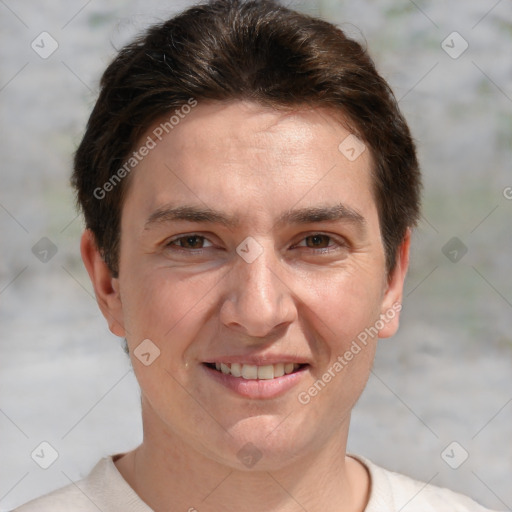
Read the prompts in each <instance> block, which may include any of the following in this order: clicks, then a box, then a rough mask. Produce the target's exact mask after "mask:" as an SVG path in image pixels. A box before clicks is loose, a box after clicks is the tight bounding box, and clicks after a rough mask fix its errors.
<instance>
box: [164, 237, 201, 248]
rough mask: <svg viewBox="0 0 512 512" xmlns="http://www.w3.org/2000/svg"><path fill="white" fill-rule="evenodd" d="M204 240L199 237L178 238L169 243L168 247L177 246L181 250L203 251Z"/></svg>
mask: <svg viewBox="0 0 512 512" xmlns="http://www.w3.org/2000/svg"><path fill="white" fill-rule="evenodd" d="M205 241H206V238H205V237H204V236H199V235H186V236H180V237H179V238H176V239H174V240H172V241H171V242H169V245H175V246H176V245H177V246H178V247H182V248H183V249H203V248H204V244H205Z"/></svg>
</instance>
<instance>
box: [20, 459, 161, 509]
mask: <svg viewBox="0 0 512 512" xmlns="http://www.w3.org/2000/svg"><path fill="white" fill-rule="evenodd" d="M98 510H101V511H102V512H118V511H120V512H121V511H122V512H151V509H150V508H149V507H147V505H146V504H145V503H144V502H142V501H141V500H140V498H139V497H138V496H137V494H135V491H134V490H133V489H132V488H131V487H130V486H129V485H128V483H127V482H126V481H125V480H124V479H123V477H122V476H121V474H120V473H119V472H118V471H117V468H116V467H115V464H114V462H113V460H112V457H107V458H104V459H101V460H100V461H99V462H98V463H97V464H96V466H95V467H94V468H93V470H92V471H91V472H90V473H89V475H88V476H87V477H86V478H84V479H83V480H79V481H78V482H75V483H72V484H70V485H67V486H66V487H63V488H62V489H57V490H56V491H53V492H51V493H49V494H46V495H45V496H41V497H40V498H37V499H35V500H32V501H30V502H28V503H26V504H25V505H22V506H21V507H19V508H17V509H15V510H14V511H13V512H98Z"/></svg>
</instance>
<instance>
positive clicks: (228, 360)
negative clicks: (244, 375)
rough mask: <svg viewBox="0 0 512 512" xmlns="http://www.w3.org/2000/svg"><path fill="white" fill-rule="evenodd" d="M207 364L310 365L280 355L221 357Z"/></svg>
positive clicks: (301, 360)
mask: <svg viewBox="0 0 512 512" xmlns="http://www.w3.org/2000/svg"><path fill="white" fill-rule="evenodd" d="M204 362H205V363H210V364H211V363H213V364H215V363H224V364H233V363H238V364H250V365H254V366H265V365H270V364H279V363H285V364H286V363H295V364H309V363H308V361H307V359H306V358H303V357H297V356H289V355H285V354H283V355H280V354H268V355H257V356H256V355H245V356H219V357H212V358H211V359H208V360H206V361H204Z"/></svg>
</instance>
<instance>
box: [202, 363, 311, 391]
mask: <svg viewBox="0 0 512 512" xmlns="http://www.w3.org/2000/svg"><path fill="white" fill-rule="evenodd" d="M201 366H202V367H203V369H204V370H205V371H206V372H207V374H208V375H209V376H210V377H211V378H213V379H214V380H216V381H217V382H219V383H220V384H222V385H223V386H225V387H227V388H229V389H230V390H231V391H234V392H235V393H237V394H238V395H241V396H243V397H246V398H252V399H259V400H264V399H268V398H275V397H278V396H280V395H283V394H284V393H286V392H287V391H289V390H290V389H291V388H293V387H294V386H295V385H297V384H298V382H299V381H300V380H301V379H302V378H303V377H304V372H305V370H307V368H308V367H307V366H304V367H302V368H300V369H299V370H297V371H296V372H294V373H289V374H288V375H283V376H282V377H276V378H274V379H268V380H265V379H243V378H242V377H233V375H226V374H224V373H222V372H219V371H217V370H214V369H213V368H210V367H209V366H206V365H205V364H203V365H201Z"/></svg>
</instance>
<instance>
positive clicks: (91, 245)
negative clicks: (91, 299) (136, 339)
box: [80, 229, 125, 337]
mask: <svg viewBox="0 0 512 512" xmlns="http://www.w3.org/2000/svg"><path fill="white" fill-rule="evenodd" d="M80 252H81V254H82V260H83V262H84V265H85V268H86V269H87V272H88V273H89V277H90V279H91V282H92V285H93V287H94V293H95V295H96V301H97V302H98V306H99V307H100V309H101V312H102V313H103V316H104V317H105V318H106V320H107V322H108V327H109V329H110V330H111V332H112V333H113V334H115V335H116V336H120V337H124V336H125V329H124V324H123V305H122V303H121V297H120V294H119V280H118V279H117V278H115V277H112V272H111V271H110V269H109V268H108V266H107V264H106V263H105V261H104V260H103V257H102V256H101V253H100V251H99V249H98V247H97V245H96V239H95V237H94V234H93V233H92V231H91V230H90V229H86V230H85V231H84V233H83V234H82V240H81V242H80Z"/></svg>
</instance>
